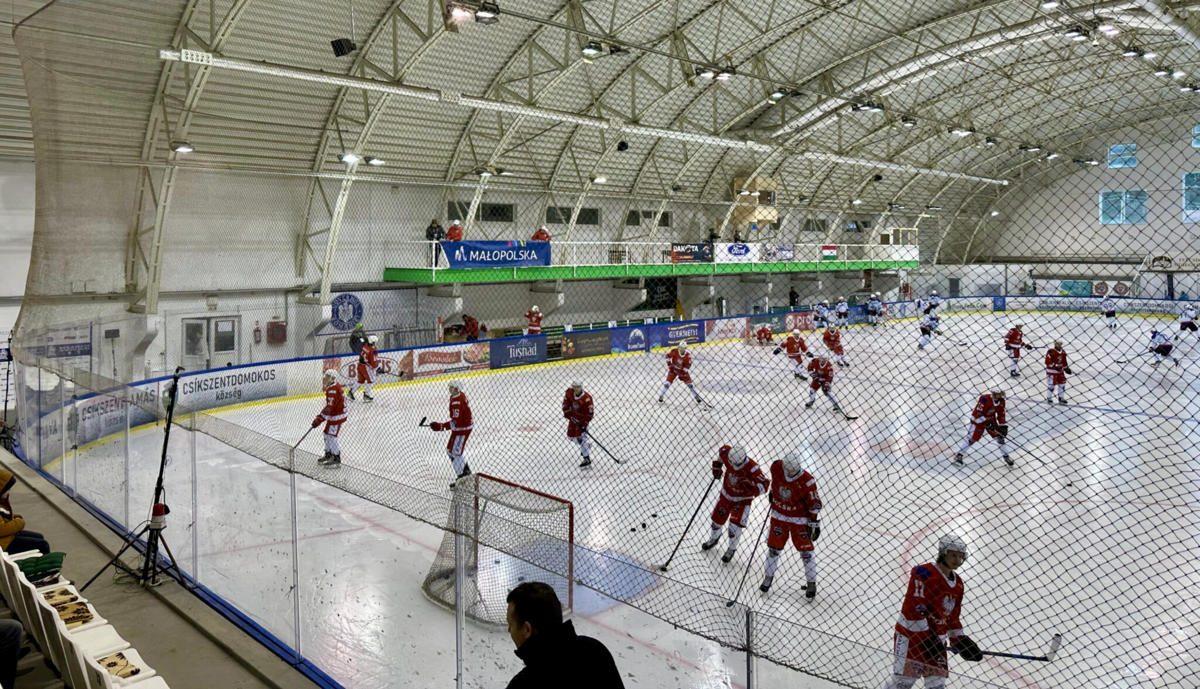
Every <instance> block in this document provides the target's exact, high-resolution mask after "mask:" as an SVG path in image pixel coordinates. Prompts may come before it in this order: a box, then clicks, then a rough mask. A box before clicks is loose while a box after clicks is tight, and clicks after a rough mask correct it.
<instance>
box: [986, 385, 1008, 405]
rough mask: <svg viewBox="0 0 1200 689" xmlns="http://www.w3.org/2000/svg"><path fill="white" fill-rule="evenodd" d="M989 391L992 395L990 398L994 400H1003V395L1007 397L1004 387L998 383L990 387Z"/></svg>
mask: <svg viewBox="0 0 1200 689" xmlns="http://www.w3.org/2000/svg"><path fill="white" fill-rule="evenodd" d="M990 393H991V395H992V399H994V400H996V401H997V402H1001V401H1003V400H1004V398H1005V397H1008V393H1007V392H1005V391H1004V389H1003V388H1001V387H1000V386H998V385H997V386H996V387H993V388H992V389H991V391H990Z"/></svg>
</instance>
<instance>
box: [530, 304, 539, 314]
mask: <svg viewBox="0 0 1200 689" xmlns="http://www.w3.org/2000/svg"><path fill="white" fill-rule="evenodd" d="M529 310H530V311H532V312H534V313H538V312H540V311H541V309H539V308H538V307H537V304H534V305H533V308H531V309H529Z"/></svg>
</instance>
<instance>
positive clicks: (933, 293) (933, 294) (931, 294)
mask: <svg viewBox="0 0 1200 689" xmlns="http://www.w3.org/2000/svg"><path fill="white" fill-rule="evenodd" d="M929 296H931V297H936V296H937V290H933V291H932V292H930V293H929Z"/></svg>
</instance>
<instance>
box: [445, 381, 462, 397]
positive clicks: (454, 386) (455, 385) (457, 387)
mask: <svg viewBox="0 0 1200 689" xmlns="http://www.w3.org/2000/svg"><path fill="white" fill-rule="evenodd" d="M447 385H448V386H449V387H450V389H451V390H453V391H454V392H456V393H458V392H462V390H463V386H462V381H461V380H459V379H457V378H455V379H454V380H452V381H450V382H449V383H447Z"/></svg>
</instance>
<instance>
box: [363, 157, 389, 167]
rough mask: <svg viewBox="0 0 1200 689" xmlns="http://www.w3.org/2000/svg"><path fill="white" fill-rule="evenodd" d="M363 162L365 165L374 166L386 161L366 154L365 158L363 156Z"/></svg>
mask: <svg viewBox="0 0 1200 689" xmlns="http://www.w3.org/2000/svg"><path fill="white" fill-rule="evenodd" d="M363 162H364V163H366V164H367V165H374V166H375V167H379V166H380V165H383V164H384V163H385V162H386V161H385V160H384V159H383V158H373V157H371V156H366V157H365V158H363Z"/></svg>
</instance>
